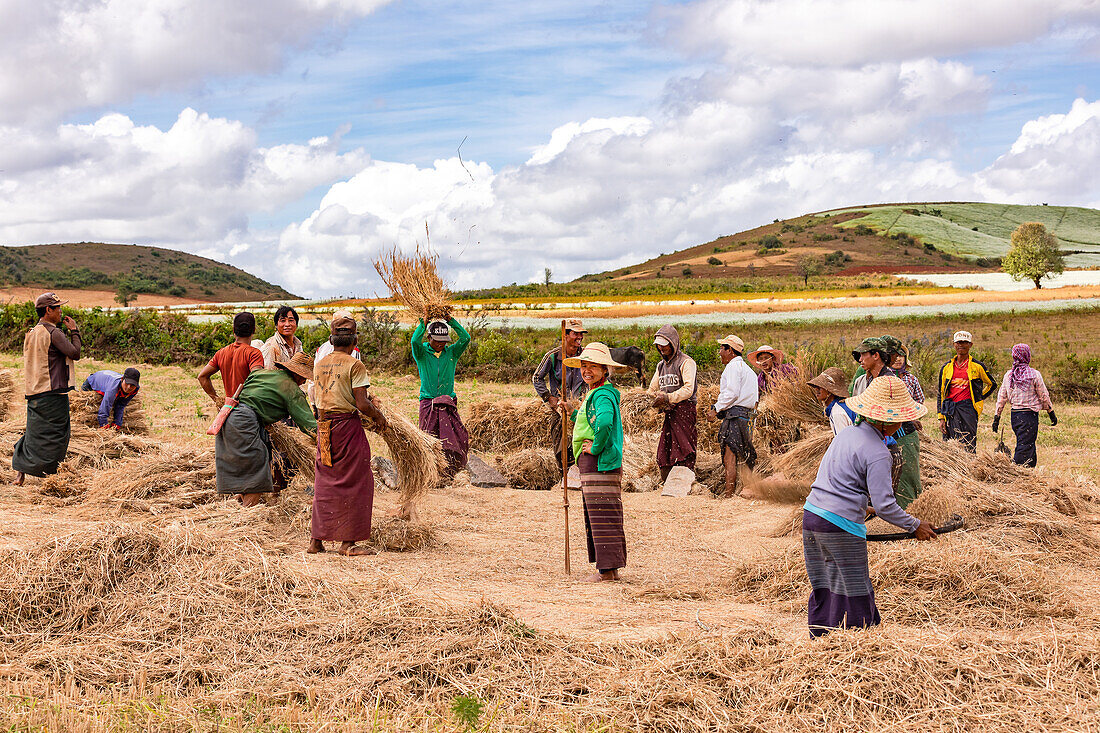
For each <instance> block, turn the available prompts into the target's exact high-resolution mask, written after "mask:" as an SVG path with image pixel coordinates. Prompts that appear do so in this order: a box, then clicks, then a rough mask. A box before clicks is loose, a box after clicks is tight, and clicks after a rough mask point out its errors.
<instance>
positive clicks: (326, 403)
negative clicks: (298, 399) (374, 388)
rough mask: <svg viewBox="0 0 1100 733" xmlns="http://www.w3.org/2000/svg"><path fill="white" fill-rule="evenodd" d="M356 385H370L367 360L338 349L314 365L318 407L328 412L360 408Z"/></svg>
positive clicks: (314, 388)
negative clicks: (357, 405) (365, 362)
mask: <svg viewBox="0 0 1100 733" xmlns="http://www.w3.org/2000/svg"><path fill="white" fill-rule="evenodd" d="M356 387H370V378H369V377H368V376H367V368H366V367H365V366H364V365H363V362H361V361H359V360H358V359H356V358H355V357H354V356H351V355H350V354H345V353H344V352H342V351H334V352H332V353H331V354H329V355H328V356H326V357H325V358H324V359H321V361H320V362H318V363H317V366H315V367H314V368H313V396H314V398H315V399H316V401H317V409H318V410H324V411H325V412H356V411H357V410H358V409H359V408H357V407H356V406H355V394H354V392H352V390H353V389H354V388H356Z"/></svg>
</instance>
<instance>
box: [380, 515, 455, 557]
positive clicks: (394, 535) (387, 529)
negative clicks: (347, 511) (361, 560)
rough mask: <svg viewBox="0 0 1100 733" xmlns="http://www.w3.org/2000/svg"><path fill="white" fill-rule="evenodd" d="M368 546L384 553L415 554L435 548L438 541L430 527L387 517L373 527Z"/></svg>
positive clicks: (420, 523)
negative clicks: (418, 551)
mask: <svg viewBox="0 0 1100 733" xmlns="http://www.w3.org/2000/svg"><path fill="white" fill-rule="evenodd" d="M367 544H368V545H370V546H371V547H374V548H377V549H379V550H382V551H383V552H415V551H417V550H422V549H424V548H428V547H434V546H435V545H437V544H438V540H437V538H436V535H435V530H433V529H432V528H431V526H430V525H427V524H424V523H422V522H408V521H405V520H404V519H399V518H397V517H386V518H385V519H382V520H380V521H377V522H374V523H373V524H372V525H371V528H370V540H368V541H367Z"/></svg>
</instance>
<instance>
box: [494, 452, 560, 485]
mask: <svg viewBox="0 0 1100 733" xmlns="http://www.w3.org/2000/svg"><path fill="white" fill-rule="evenodd" d="M500 472H501V473H502V474H504V477H505V478H507V479H508V484H509V485H510V486H511V487H512V488H513V489H523V490H528V491H547V490H549V489H552V488H553V487H554V484H555V483H557V482H558V481H559V480H560V479H561V466H559V465H558V461H557V459H556V458H555V457H554V453H553V451H551V450H549V449H548V448H526V449H524V450H521V451H519V452H518V453H512V454H509V455H507V456H505V457H504V458H502V459H500Z"/></svg>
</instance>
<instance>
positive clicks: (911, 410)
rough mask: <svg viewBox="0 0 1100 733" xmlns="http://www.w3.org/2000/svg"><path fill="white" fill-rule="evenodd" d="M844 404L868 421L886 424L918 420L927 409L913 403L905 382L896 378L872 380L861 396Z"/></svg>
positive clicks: (850, 398) (845, 401) (852, 398)
mask: <svg viewBox="0 0 1100 733" xmlns="http://www.w3.org/2000/svg"><path fill="white" fill-rule="evenodd" d="M844 404H846V405H848V407H850V408H852V410H853V411H854V412H855V413H856V414H858V415H863V416H864V417H865V418H867V419H869V420H878V421H879V422H888V423H896V422H909V421H910V420H919V419H920V418H922V417H924V415H925V414H927V412H928V408H927V407H925V406H924V405H918V404H917V403H916V402H914V401H913V398H912V397H911V396H910V395H909V389H908V388H907V387H906V386H905V382H903V381H901V380H900V379H898V378H897V377H877V378H876V379H873V380H872V381H871V384H870V386H868V387H867V389H866V390H865V391H864V392H863V393H862V394H859V395H857V396H855V397H849V398H848V399H846V400H844Z"/></svg>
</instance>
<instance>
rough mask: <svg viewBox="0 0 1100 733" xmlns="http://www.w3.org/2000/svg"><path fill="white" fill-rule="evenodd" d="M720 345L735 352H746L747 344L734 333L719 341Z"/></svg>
mask: <svg viewBox="0 0 1100 733" xmlns="http://www.w3.org/2000/svg"><path fill="white" fill-rule="evenodd" d="M718 343H719V344H722V345H723V346H728V347H730V348H731V349H733V350H734V351H737V352H741V351H744V350H745V342H744V341H742V340H741V339H740V338H738V337H737V336H734V335H733V334H732V333H731V334H730V335H728V336H726V337H724V338H720V339H718Z"/></svg>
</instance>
